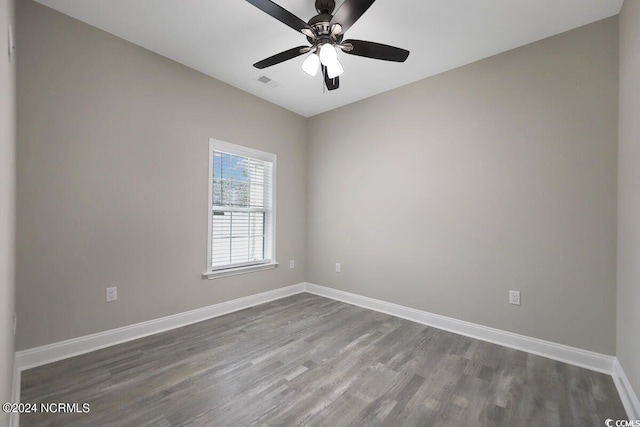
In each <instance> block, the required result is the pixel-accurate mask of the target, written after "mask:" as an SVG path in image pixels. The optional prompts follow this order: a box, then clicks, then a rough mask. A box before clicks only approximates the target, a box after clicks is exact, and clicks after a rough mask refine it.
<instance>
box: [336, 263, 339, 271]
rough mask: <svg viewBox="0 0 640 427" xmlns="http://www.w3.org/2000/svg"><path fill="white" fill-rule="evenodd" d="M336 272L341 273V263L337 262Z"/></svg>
mask: <svg viewBox="0 0 640 427" xmlns="http://www.w3.org/2000/svg"><path fill="white" fill-rule="evenodd" d="M336 273H340V263H339V262H336Z"/></svg>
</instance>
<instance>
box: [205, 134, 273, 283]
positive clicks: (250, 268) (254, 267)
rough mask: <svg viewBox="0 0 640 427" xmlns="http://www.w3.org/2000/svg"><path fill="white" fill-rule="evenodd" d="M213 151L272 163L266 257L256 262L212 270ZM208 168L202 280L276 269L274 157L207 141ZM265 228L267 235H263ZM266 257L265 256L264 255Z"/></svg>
mask: <svg viewBox="0 0 640 427" xmlns="http://www.w3.org/2000/svg"><path fill="white" fill-rule="evenodd" d="M214 151H217V152H222V153H225V154H230V155H233V156H241V157H248V158H252V159H256V160H261V161H264V162H269V163H271V164H272V171H271V209H270V215H268V216H270V220H271V221H270V222H271V224H270V226H269V227H265V243H264V245H265V252H266V251H267V250H268V251H269V254H270V257H269V259H264V260H260V261H251V262H247V263H242V264H240V263H238V264H233V265H230V266H220V267H216V268H214V267H212V265H211V258H212V246H213V242H212V240H213V239H212V236H213V211H214V209H213V153H214ZM208 152H209V159H208V162H209V169H208V175H207V180H208V185H207V187H208V189H209V195H208V197H207V211H208V212H207V219H208V221H207V222H208V226H207V261H206V262H207V263H206V266H207V268H206V272H205V273H203V278H207V279H214V278H217V277H226V276H232V275H236V274H244V273H250V272H254V271H261V270H267V269H271V268H275V267H277V266H278V262H277V261H276V188H277V185H276V176H277V159H278V157H277V155H276V154H272V153H267V152H265V151H260V150H256V149H255V148H249V147H245V146H242V145H237V144H232V143H229V142H225V141H220V140H218V139H214V138H209V150H208ZM266 229H269V231H270V232H267V230H266ZM265 257H266V254H265Z"/></svg>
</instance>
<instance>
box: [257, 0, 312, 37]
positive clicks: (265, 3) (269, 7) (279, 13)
mask: <svg viewBox="0 0 640 427" xmlns="http://www.w3.org/2000/svg"><path fill="white" fill-rule="evenodd" d="M247 1H248V2H249V3H251V4H252V5H254V6H255V7H257V8H258V9H260V10H261V11H263V12H265V13H267V14H269V15H271V16H273V17H274V18H276V19H277V20H278V21H280V22H282V23H283V24H285V25H288V26H290V27H291V28H293V29H294V30H296V31H301V30H302V29H304V28H310V27H309V25H308V24H307V23H306V22H304V21H303V20H302V19H300V18H298V17H297V16H296V15H294V14H293V13H291V12H289V11H288V10H286V9H284V8H282V7H280V6H278V5H277V4H275V3H274V2H272V1H270V0H247Z"/></svg>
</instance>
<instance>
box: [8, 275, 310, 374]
mask: <svg viewBox="0 0 640 427" xmlns="http://www.w3.org/2000/svg"><path fill="white" fill-rule="evenodd" d="M304 290H305V284H304V283H299V284H297V285H292V286H287V287H284V288H279V289H274V290H272V291H268V292H262V293H260V294H255V295H250V296H247V297H244V298H238V299H234V300H231V301H225V302H221V303H219V304H214V305H210V306H208V307H203V308H198V309H196V310H191V311H186V312H184V313H178V314H174V315H172V316H167V317H162V318H159V319H154V320H149V321H147V322H142V323H136V324H135V325H129V326H124V327H122V328H118V329H112V330H109V331H104V332H99V333H97V334H91V335H86V336H83V337H78V338H73V339H70V340H66V341H61V342H57V343H53V344H48V345H43V346H41V347H35V348H31V349H28V350H22V351H18V352H16V358H15V363H14V369H15V370H18V371H23V370H25V369H29V368H34V367H36V366H41V365H45V364H47V363H51V362H56V361H58V360H62V359H67V358H69V357H73V356H78V355H80V354H85V353H89V352H91V351H95V350H99V349H101V348H105V347H110V346H112V345H116V344H120V343H123V342H126V341H131V340H135V339H137V338H142V337H146V336H149V335H154V334H157V333H159V332H164V331H168V330H171V329H175V328H179V327H182V326H186V325H190V324H192V323H197V322H201V321H203V320H208V319H212V318H214V317H218V316H222V315H224V314H228V313H232V312H234V311H238V310H243V309H245V308H249V307H253V306H254V305H258V304H264V303H266V302H269V301H273V300H277V299H281V298H285V297H288V296H291V295H295V294H299V293H301V292H304Z"/></svg>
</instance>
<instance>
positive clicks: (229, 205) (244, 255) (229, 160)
mask: <svg viewBox="0 0 640 427" xmlns="http://www.w3.org/2000/svg"><path fill="white" fill-rule="evenodd" d="M209 153H210V160H209V161H210V171H211V174H210V200H211V204H210V215H209V219H210V231H211V232H210V236H209V240H210V242H209V245H208V246H209V251H208V253H209V257H208V258H209V260H208V261H209V263H210V264H209V270H210V271H216V270H221V269H228V268H236V267H242V266H250V265H254V264H262V263H269V262H271V261H272V256H273V188H274V180H273V174H274V163H275V162H274V161H269V160H266V159H268V158H269V157H270V156H273V155H270V154H268V153H262V152H258V151H255V150H250V149H247V148H244V147H239V146H234V145H232V144H228V143H222V142H219V141H215V140H212V142H211V144H210V150H209ZM251 154H254V155H255V157H253V156H251ZM273 157H275V156H273Z"/></svg>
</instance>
